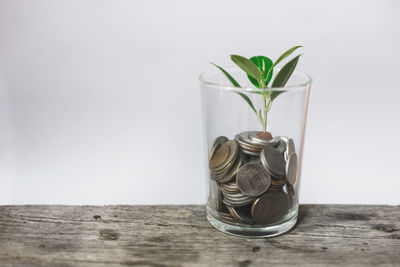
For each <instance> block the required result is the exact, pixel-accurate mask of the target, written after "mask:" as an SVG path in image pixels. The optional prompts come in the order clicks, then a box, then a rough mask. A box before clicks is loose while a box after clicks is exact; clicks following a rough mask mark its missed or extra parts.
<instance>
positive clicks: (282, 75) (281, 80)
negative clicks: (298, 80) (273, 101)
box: [271, 54, 301, 87]
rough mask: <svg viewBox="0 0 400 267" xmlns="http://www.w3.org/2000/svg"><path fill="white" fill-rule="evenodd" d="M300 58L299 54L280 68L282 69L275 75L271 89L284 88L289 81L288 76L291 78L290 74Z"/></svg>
mask: <svg viewBox="0 0 400 267" xmlns="http://www.w3.org/2000/svg"><path fill="white" fill-rule="evenodd" d="M300 56H301V54H300V55H298V56H296V57H295V58H293V59H292V60H290V61H289V62H288V63H286V65H285V66H283V67H282V69H281V70H280V71H279V73H278V74H277V75H276V77H275V79H274V82H273V83H272V86H271V87H284V86H285V84H286V83H287V81H288V80H289V78H290V76H292V73H293V71H294V69H295V68H296V65H297V62H298V61H299V57H300Z"/></svg>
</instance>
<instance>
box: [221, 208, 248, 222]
mask: <svg viewBox="0 0 400 267" xmlns="http://www.w3.org/2000/svg"><path fill="white" fill-rule="evenodd" d="M227 208H228V210H229V213H230V214H231V215H232V217H233V218H235V219H236V220H238V221H239V222H242V223H246V224H254V220H253V219H252V218H251V212H250V210H251V207H229V206H227Z"/></svg>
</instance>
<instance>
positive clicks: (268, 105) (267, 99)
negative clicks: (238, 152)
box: [262, 95, 272, 133]
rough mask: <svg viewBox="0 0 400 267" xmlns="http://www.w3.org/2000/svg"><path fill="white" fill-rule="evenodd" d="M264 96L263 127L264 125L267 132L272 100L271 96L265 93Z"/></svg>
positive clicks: (264, 130)
mask: <svg viewBox="0 0 400 267" xmlns="http://www.w3.org/2000/svg"><path fill="white" fill-rule="evenodd" d="M262 98H263V113H264V118H263V120H262V127H263V132H264V133H265V132H266V131H267V118H268V117H267V116H268V111H269V110H270V108H271V104H272V101H271V98H270V96H267V95H263V96H262Z"/></svg>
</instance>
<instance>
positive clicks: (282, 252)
mask: <svg viewBox="0 0 400 267" xmlns="http://www.w3.org/2000/svg"><path fill="white" fill-rule="evenodd" d="M278 264H280V265H283V266H296V267H297V266H310V265H314V266H326V265H352V266H372V265H387V266H395V265H400V206H357V205H351V206H346V205H303V206H301V208H300V214H299V223H298V225H297V226H296V228H295V229H294V230H293V231H291V232H290V233H288V234H284V235H281V236H278V237H274V238H268V239H246V238H238V237H231V236H228V235H225V234H222V233H219V232H218V231H216V230H214V229H213V228H211V227H210V226H209V225H208V223H207V221H206V216H205V207H204V206H194V205H190V206H40V205H38V206H0V266H15V265H18V266H121V265H133V266H138V265H139V266H142V265H143V266H147V265H151V266H241V267H243V266H267V265H278Z"/></svg>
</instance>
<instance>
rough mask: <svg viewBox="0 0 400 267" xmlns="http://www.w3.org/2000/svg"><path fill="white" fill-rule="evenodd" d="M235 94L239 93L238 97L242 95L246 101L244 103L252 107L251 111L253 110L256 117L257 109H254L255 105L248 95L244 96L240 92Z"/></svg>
mask: <svg viewBox="0 0 400 267" xmlns="http://www.w3.org/2000/svg"><path fill="white" fill-rule="evenodd" d="M234 92H235V93H237V94H238V95H240V96H241V97H242V98H243V99H244V101H246V102H247V104H249V106H250V107H251V109H252V110H253V111H254V112H255V113H256V115H257V110H256V108H255V107H254V105H253V103H252V102H251V100H250V98H249V97H248V96H247V95H245V94H243V93H242V92H238V91H234Z"/></svg>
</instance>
